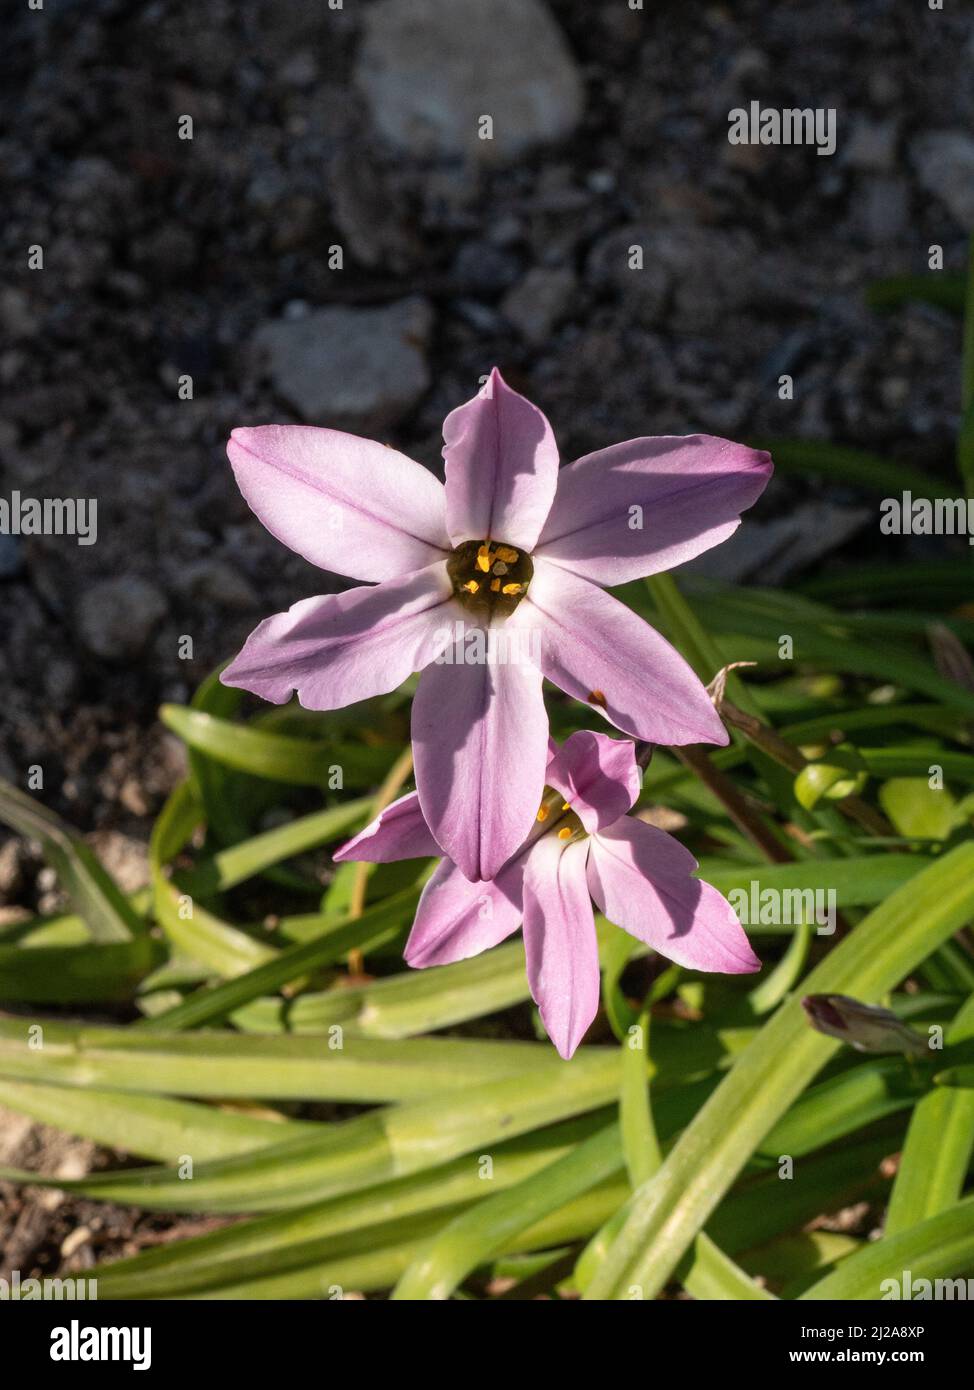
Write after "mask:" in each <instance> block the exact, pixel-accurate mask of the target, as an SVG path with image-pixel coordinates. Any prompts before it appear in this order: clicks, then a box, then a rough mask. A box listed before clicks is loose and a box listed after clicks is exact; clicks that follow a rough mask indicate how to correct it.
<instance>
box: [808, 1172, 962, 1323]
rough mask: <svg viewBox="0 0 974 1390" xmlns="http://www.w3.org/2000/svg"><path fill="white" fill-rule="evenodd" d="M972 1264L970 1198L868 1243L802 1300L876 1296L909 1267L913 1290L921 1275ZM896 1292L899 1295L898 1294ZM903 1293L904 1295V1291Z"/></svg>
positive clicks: (944, 1274) (957, 1271) (940, 1274)
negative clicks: (886, 1281)
mask: <svg viewBox="0 0 974 1390" xmlns="http://www.w3.org/2000/svg"><path fill="white" fill-rule="evenodd" d="M971 1269H974V1197H968V1198H967V1199H966V1200H965V1201H963V1202H958V1203H957V1204H956V1205H955V1206H952V1207H949V1208H948V1209H947V1210H946V1211H941V1212H938V1213H937V1215H936V1216H931V1217H929V1218H928V1219H927V1220H926V1221H921V1222H920V1223H919V1225H916V1226H911V1227H910V1228H909V1230H906V1231H901V1232H900V1233H899V1234H898V1235H893V1236H887V1237H885V1238H884V1239H883V1240H878V1241H875V1242H870V1243H868V1244H866V1245H865V1246H863V1248H862V1249H861V1250H859V1251H857V1252H856V1254H854V1255H850V1256H849V1258H848V1259H846V1260H843V1261H842V1263H841V1264H840V1265H839V1267H838V1269H836V1270H833V1272H832V1273H831V1274H827V1275H826V1276H825V1278H824V1279H820V1280H819V1281H818V1282H817V1283H815V1284H813V1285H812V1287H811V1288H810V1289H806V1290H805V1292H804V1293H803V1294H802V1298H803V1299H821V1300H829V1301H839V1300H841V1301H842V1302H846V1301H848V1300H859V1299H870V1300H873V1299H880V1298H883V1297H885V1296H887V1295H888V1294H889V1293H890V1292H891V1290H890V1289H889V1288H884V1281H885V1280H893V1281H895V1285H896V1288H897V1289H901V1288H902V1284H903V1280H904V1278H905V1274H906V1271H907V1270H908V1271H909V1274H910V1279H911V1281H912V1284H913V1287H914V1289H916V1287H917V1284H918V1281H919V1280H921V1279H950V1278H953V1277H954V1276H956V1275H966V1274H968V1273H969V1272H970V1271H971ZM900 1296H903V1295H902V1294H901V1295H900ZM906 1296H909V1295H906Z"/></svg>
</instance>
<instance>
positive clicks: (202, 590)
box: [175, 559, 258, 612]
mask: <svg viewBox="0 0 974 1390" xmlns="http://www.w3.org/2000/svg"><path fill="white" fill-rule="evenodd" d="M175 582H176V585H177V587H178V589H179V592H180V595H181V596H182V597H183V598H185V599H188V600H190V601H192V602H197V603H205V604H210V605H213V606H214V607H216V608H228V609H233V610H235V611H238V612H247V611H248V610H249V609H251V608H254V607H256V606H257V602H258V599H257V593H256V591H255V589H254V586H253V585H252V584H251V582H250V580H249V579H248V578H247V577H246V575H244V574H242V573H241V572H240V570H239V569H237V568H236V566H235V565H231V564H228V563H227V561H226V560H211V559H205V560H198V561H197V562H196V563H195V564H191V565H189V566H187V567H186V568H185V569H184V570H183V571H182V572H181V573H180V575H179V576H178V577H177V579H176V581H175Z"/></svg>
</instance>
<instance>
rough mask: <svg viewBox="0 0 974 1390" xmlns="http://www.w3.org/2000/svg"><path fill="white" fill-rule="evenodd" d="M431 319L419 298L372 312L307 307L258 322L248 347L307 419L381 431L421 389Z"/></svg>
mask: <svg viewBox="0 0 974 1390" xmlns="http://www.w3.org/2000/svg"><path fill="white" fill-rule="evenodd" d="M432 323H433V310H432V307H431V305H430V303H429V301H428V300H426V299H423V298H422V297H421V296H419V295H414V296H412V297H411V298H409V299H402V300H398V301H397V302H396V303H395V304H388V305H385V306H383V307H382V308H379V309H357V308H356V309H345V308H331V309H315V310H312V312H310V313H308V314H306V315H304V317H303V318H298V319H278V320H276V321H275V322H274V323H268V324H264V325H263V327H261V328H259V329H258V330H257V333H256V334H255V335H254V347H255V349H256V351H257V353H258V355H259V356H260V357H261V358H262V359H263V361H264V362H265V363H266V366H267V369H268V372H269V375H270V378H271V381H272V382H273V384H274V387H275V389H276V390H277V391H278V393H279V394H280V395H281V396H282V398H283V399H284V400H286V401H287V402H288V404H289V405H291V406H293V408H294V409H295V410H296V411H297V413H298V414H299V415H300V416H301V418H302V419H303V420H306V421H307V422H308V423H309V424H315V425H329V426H330V427H332V428H333V429H344V430H351V431H353V432H364V431H381V430H383V429H386V428H388V427H389V426H390V425H394V424H395V423H396V422H397V421H398V420H401V419H402V418H403V416H405V415H407V414H408V413H409V411H410V410H411V409H412V408H413V406H414V405H415V404H416V403H417V401H418V400H419V399H420V397H421V396H422V395H423V394H424V393H425V392H426V391H427V390H428V389H429V384H430V375H429V369H428V367H427V364H426V347H427V344H428V342H429V335H430V330H431V328H432Z"/></svg>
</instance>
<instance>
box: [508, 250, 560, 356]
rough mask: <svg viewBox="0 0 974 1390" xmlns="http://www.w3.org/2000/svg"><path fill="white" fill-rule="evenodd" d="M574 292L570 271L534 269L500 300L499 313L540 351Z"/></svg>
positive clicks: (537, 267)
mask: <svg viewBox="0 0 974 1390" xmlns="http://www.w3.org/2000/svg"><path fill="white" fill-rule="evenodd" d="M574 290H575V276H574V275H573V273H572V272H571V271H570V270H567V269H561V270H546V269H545V268H544V267H542V266H536V267H535V268H534V269H533V270H529V271H528V273H527V275H525V277H524V279H523V280H521V282H520V283H519V284H517V285H515V286H514V288H513V289H512V290H509V291H508V293H507V294H506V295H505V296H504V298H503V300H502V301H501V312H502V313H503V315H504V317H505V318H506V319H507V321H508V322H509V323H510V324H511V325H512V327H514V328H516V329H517V331H518V332H519V333H520V335H521V337H522V338H523V339H524V340H525V342H527V343H530V344H531V346H532V347H541V345H542V344H543V343H544V342H545V341H546V340H547V338H548V337H549V336H550V335H551V331H552V329H553V328H555V326H556V325H557V324H558V323H560V321H561V320H562V319H563V318H564V317H565V314H566V313H567V312H568V306H569V305H570V303H571V299H572V294H573V293H574Z"/></svg>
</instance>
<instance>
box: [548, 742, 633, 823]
mask: <svg viewBox="0 0 974 1390" xmlns="http://www.w3.org/2000/svg"><path fill="white" fill-rule="evenodd" d="M642 780H643V779H642V774H641V773H640V771H639V768H638V767H637V765H636V752H635V748H634V746H633V744H632V743H631V742H630V741H629V739H621V738H609V736H608V734H594V733H592V731H591V730H590V729H579V730H577V732H575V733H574V734H572V735H571V736H570V737H569V738H568V739H566V741H565V742H564V743H563V744H562V746H561V748H558V747H557V746H556V748H555V751H554V753H553V756H552V757H551V759H550V761H549V763H548V768H547V771H546V772H545V781H546V782H547V784H548V786H549V787H554V789H555V790H556V791H559V792H561V794H562V796H563V797H564V798H565V800H566V801H567V802H568V805H569V806H570V807H571V809H572V810H573V811H574V812H575V814H576V815H577V816H578V818H579V820H580V821H581V822H582V824H583V825H584V827H585V829H586V830H587V831H589V833H591V832H592V831H595V830H601V828H602V826H603V825H612V824H613V823H614V822H615V821H617V820H618V819H619V817H620V816H624V815H625V814H626V812H627V811H628V810H629V808H630V806H632V804H633V802H634V801H635V800H636V797H637V796H638V795H639V788H640V787H641V786H642Z"/></svg>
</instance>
